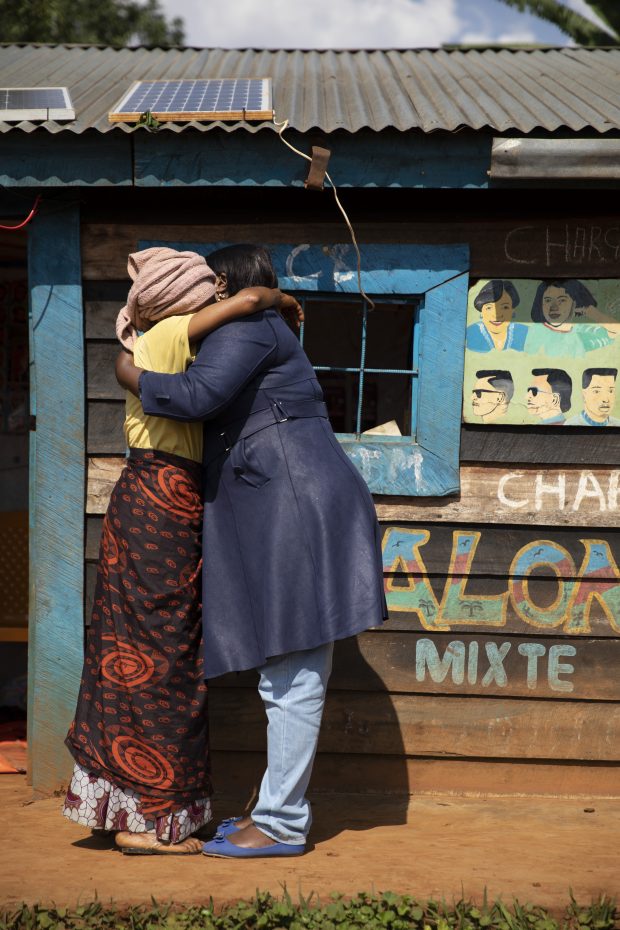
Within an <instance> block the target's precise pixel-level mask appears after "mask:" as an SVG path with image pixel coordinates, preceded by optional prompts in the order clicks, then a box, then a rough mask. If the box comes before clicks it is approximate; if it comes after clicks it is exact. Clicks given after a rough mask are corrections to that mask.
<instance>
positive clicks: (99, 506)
mask: <svg viewBox="0 0 620 930" xmlns="http://www.w3.org/2000/svg"><path fill="white" fill-rule="evenodd" d="M124 465H125V458H124V456H110V457H104V456H98V455H93V456H89V457H88V463H87V479H86V486H87V492H86V513H87V514H97V513H105V512H106V510H107V508H108V502H109V500H110V494H111V493H112V489H113V488H114V485H115V484H116V482H117V480H118V476H119V475H120V473H121V471H122V470H123V467H124Z"/></svg>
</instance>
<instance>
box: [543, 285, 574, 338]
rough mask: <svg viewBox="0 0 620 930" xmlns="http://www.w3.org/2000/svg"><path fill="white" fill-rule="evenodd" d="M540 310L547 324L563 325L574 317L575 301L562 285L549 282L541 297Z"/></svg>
mask: <svg viewBox="0 0 620 930" xmlns="http://www.w3.org/2000/svg"><path fill="white" fill-rule="evenodd" d="M542 312H543V316H544V318H545V322H546V323H548V324H549V326H553V327H558V326H565V325H566V323H571V322H572V321H573V319H574V316H575V301H574V300H573V298H572V297H571V296H570V294H567V293H566V290H565V289H564V288H563V287H557V286H556V285H554V284H550V285H549V287H548V288H546V289H545V292H544V294H543V297H542Z"/></svg>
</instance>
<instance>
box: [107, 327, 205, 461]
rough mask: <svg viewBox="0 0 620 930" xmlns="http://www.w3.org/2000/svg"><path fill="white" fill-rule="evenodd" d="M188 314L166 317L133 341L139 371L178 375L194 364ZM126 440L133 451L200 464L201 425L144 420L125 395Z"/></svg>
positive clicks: (139, 408)
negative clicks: (157, 452)
mask: <svg viewBox="0 0 620 930" xmlns="http://www.w3.org/2000/svg"><path fill="white" fill-rule="evenodd" d="M190 320H191V314H185V315H184V316H169V317H167V318H166V319H165V320H161V322H159V323H157V324H156V325H155V326H153V328H152V329H149V330H148V331H147V332H146V333H144V335H142V336H140V337H139V338H138V339H137V340H136V344H135V346H134V352H133V357H134V362H135V364H136V365H137V366H138V368H145V369H146V370H148V371H159V372H162V373H164V374H177V373H178V372H180V371H185V370H186V369H187V366H188V365H189V364H190V362H192V361H193V360H194V355H193V354H192V351H191V347H190V344H189V337H188V335H187V330H188V327H189V322H190ZM125 439H126V440H127V445H128V446H129V447H130V448H131V447H133V448H136V449H159V450H160V451H161V452H172V453H173V454H174V455H181V456H183V457H184V458H186V459H192V460H193V461H194V462H201V461H202V423H199V422H195V423H178V422H177V421H176V420H166V419H165V418H164V417H151V416H147V415H146V414H145V413H144V411H143V409H142V404H141V403H140V401H139V400H138V398H137V397H134V396H133V394H131V393H129V391H128V392H127V400H126V402H125Z"/></svg>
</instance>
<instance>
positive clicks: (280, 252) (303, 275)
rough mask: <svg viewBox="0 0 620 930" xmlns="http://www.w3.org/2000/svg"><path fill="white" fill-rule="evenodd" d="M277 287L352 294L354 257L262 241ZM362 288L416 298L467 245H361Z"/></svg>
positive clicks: (450, 273) (452, 270)
mask: <svg viewBox="0 0 620 930" xmlns="http://www.w3.org/2000/svg"><path fill="white" fill-rule="evenodd" d="M227 245H230V242H164V241H163V240H159V239H149V240H143V241H142V240H141V241H140V243H139V247H140V248H149V247H150V246H168V247H169V248H172V249H179V250H183V249H188V250H190V251H193V252H198V254H199V255H205V256H206V255H208V254H209V253H210V252H214V251H215V250H216V249H221V248H224V247H225V246H227ZM266 245H267V248H268V249H269V251H270V253H271V257H272V260H273V264H274V267H275V269H276V274H277V275H278V281H279V283H280V287H281V288H282V289H283V290H285V291H286V290H289V291H310V292H313V293H317V292H319V293H320V292H322V293H332V292H337V293H341V294H357V293H359V290H358V283H357V260H356V256H355V251H354V249H353V246H352V245H351V243H350V242H336V243H333V242H330V243H326V244H325V245H310V244H308V243H300V244H299V245H291V244H289V243H286V244H282V243H267V244H266ZM360 252H361V255H362V287H363V288H364V290H365V291H366V292H367V293H368V294H385V295H392V294H406V295H411V296H417V295H421V294H425V293H426V292H427V291H429V290H431V289H432V288H435V287H438V286H439V285H441V284H443V283H444V282H445V281H446V280H449V279H450V278H455V277H457V276H458V275H459V274H461V273H462V272H464V271H467V269H468V268H469V247H468V246H466V245H462V246H461V245H456V246H455V245H392V244H390V245H375V244H373V243H363V244H361V245H360Z"/></svg>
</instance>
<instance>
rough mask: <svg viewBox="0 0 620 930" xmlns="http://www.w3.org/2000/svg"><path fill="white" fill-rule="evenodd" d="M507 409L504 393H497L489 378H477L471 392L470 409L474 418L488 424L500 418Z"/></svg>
mask: <svg viewBox="0 0 620 930" xmlns="http://www.w3.org/2000/svg"><path fill="white" fill-rule="evenodd" d="M507 407H508V402H507V399H506V393H505V391H498V390H497V389H496V388H494V387H493V385H492V384H491V383H490V381H489V378H488V377H487V378H478V380H477V381H476V383H475V384H474V386H473V388H472V392H471V409H472V412H473V414H474V415H475V416H477V417H481V418H482V420H483V422H485V423H488V422H489V421H491V420H495V419H497V418H498V417H501V416H502V415H503V414H504V413H505V412H506V409H507Z"/></svg>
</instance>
